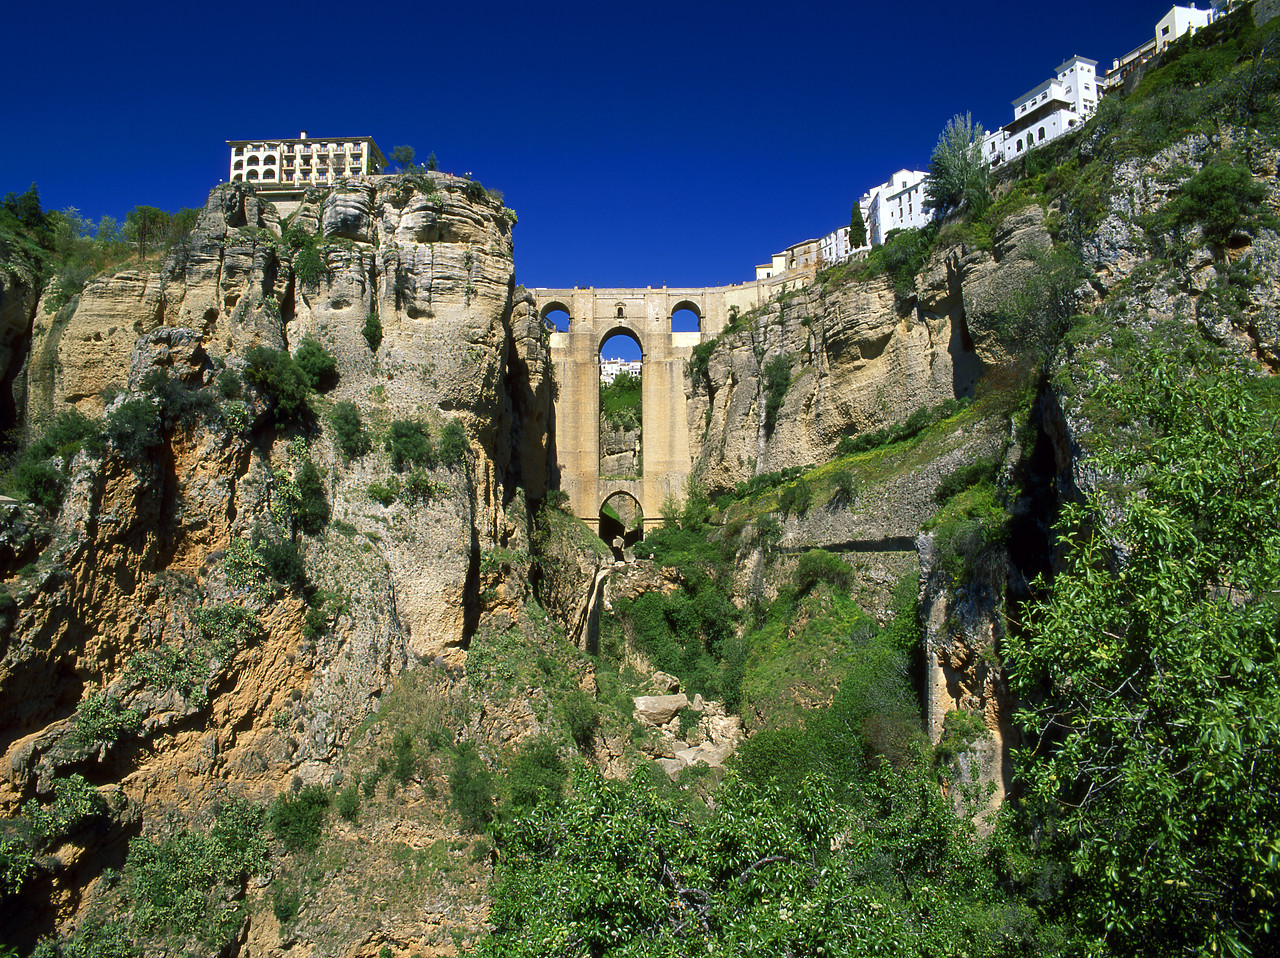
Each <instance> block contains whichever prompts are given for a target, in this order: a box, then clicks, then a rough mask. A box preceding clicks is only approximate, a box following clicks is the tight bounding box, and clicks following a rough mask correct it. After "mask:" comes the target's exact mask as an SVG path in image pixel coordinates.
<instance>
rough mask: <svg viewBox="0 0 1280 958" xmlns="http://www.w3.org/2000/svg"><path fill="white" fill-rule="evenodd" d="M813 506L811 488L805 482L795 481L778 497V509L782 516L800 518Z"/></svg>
mask: <svg viewBox="0 0 1280 958" xmlns="http://www.w3.org/2000/svg"><path fill="white" fill-rule="evenodd" d="M811 505H813V487H812V486H811V485H809V483H808V481H807V480H804V479H797V480H796V481H795V482H794V483H792V484H791V485H789V486H787V487H786V488H784V489H783V490H782V492H781V493H780V494H779V495H778V508H779V509H781V510H782V513H783V514H784V515H796V516H802V515H804V514H805V513H806V512H808V511H809V507H810V506H811Z"/></svg>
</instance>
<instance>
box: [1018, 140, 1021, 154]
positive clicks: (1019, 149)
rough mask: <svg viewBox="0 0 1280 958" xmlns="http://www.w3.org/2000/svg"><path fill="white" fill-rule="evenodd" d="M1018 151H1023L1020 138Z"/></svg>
mask: <svg viewBox="0 0 1280 958" xmlns="http://www.w3.org/2000/svg"><path fill="white" fill-rule="evenodd" d="M1018 152H1019V153H1021V152H1022V140H1018Z"/></svg>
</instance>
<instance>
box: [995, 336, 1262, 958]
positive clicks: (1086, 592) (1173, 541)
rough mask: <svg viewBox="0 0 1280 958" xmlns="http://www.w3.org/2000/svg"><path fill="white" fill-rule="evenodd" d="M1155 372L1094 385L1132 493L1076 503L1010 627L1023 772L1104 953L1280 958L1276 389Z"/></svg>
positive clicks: (1110, 463) (1149, 362)
mask: <svg viewBox="0 0 1280 958" xmlns="http://www.w3.org/2000/svg"><path fill="white" fill-rule="evenodd" d="M1136 369H1137V371H1136V373H1135V374H1134V375H1132V376H1128V377H1125V379H1124V380H1123V381H1115V382H1111V383H1108V384H1106V385H1104V386H1103V387H1102V388H1101V389H1100V390H1099V392H1098V394H1097V396H1096V399H1097V400H1098V401H1100V402H1101V403H1103V404H1105V405H1106V406H1107V407H1109V408H1111V409H1114V410H1116V412H1117V414H1118V415H1117V422H1118V423H1120V424H1121V426H1122V428H1120V429H1117V430H1115V431H1114V432H1113V434H1112V439H1111V440H1110V441H1109V442H1108V443H1107V444H1106V445H1105V446H1104V447H1103V449H1102V452H1101V454H1100V455H1099V456H1098V458H1097V461H1096V463H1095V468H1096V469H1097V470H1098V472H1099V474H1101V475H1104V476H1107V477H1109V481H1108V487H1109V488H1116V487H1117V486H1119V488H1121V489H1124V494H1123V495H1122V496H1118V497H1113V496H1108V495H1107V494H1106V493H1102V492H1100V493H1098V494H1096V495H1095V496H1094V497H1093V499H1092V501H1091V502H1089V503H1088V504H1087V505H1068V506H1067V507H1065V509H1064V513H1063V517H1062V521H1061V523H1060V526H1059V528H1060V534H1061V549H1062V550H1063V552H1064V553H1065V556H1064V570H1063V571H1061V572H1059V573H1058V575H1057V576H1056V577H1055V578H1054V579H1053V581H1052V582H1051V583H1048V584H1047V594H1046V595H1045V598H1044V599H1043V601H1041V602H1039V603H1037V604H1036V605H1034V606H1033V607H1032V608H1031V609H1030V610H1029V611H1028V614H1027V615H1026V628H1025V630H1019V631H1016V632H1013V633H1011V635H1010V641H1009V646H1008V655H1009V658H1010V660H1011V661H1012V662H1013V663H1014V664H1015V673H1014V675H1015V685H1016V688H1017V690H1018V692H1019V695H1020V697H1021V700H1022V701H1023V702H1028V703H1031V706H1030V707H1029V708H1027V709H1026V710H1025V711H1024V712H1023V713H1022V715H1021V721H1022V723H1023V724H1024V726H1025V728H1026V730H1027V734H1028V738H1029V743H1030V750H1029V752H1028V754H1026V755H1025V756H1024V757H1023V763H1024V773H1023V774H1024V778H1025V781H1026V784H1027V788H1028V791H1029V794H1030V796H1031V797H1033V798H1034V799H1035V801H1036V803H1037V805H1036V808H1037V809H1038V813H1039V815H1040V816H1041V817H1042V819H1043V820H1044V821H1045V822H1046V823H1047V824H1048V825H1049V826H1050V830H1049V831H1048V832H1047V834H1049V835H1052V836H1054V838H1055V840H1056V842H1057V844H1058V847H1059V848H1060V849H1061V850H1062V854H1063V855H1064V857H1065V859H1066V861H1067V862H1068V863H1069V864H1070V867H1071V870H1072V872H1073V873H1074V875H1075V877H1076V882H1075V884H1074V885H1073V887H1072V892H1071V898H1072V900H1071V901H1070V902H1069V907H1070V909H1071V910H1072V911H1073V912H1074V913H1075V914H1077V915H1079V916H1080V918H1081V920H1082V922H1083V924H1084V929H1083V930H1084V931H1085V932H1086V933H1088V934H1090V935H1091V936H1093V938H1094V939H1095V941H1096V942H1097V943H1098V944H1099V945H1105V947H1106V948H1107V949H1109V950H1110V951H1111V952H1112V953H1115V954H1122V955H1138V956H1144V955H1153V956H1154V955H1165V954H1169V953H1170V952H1173V951H1178V952H1182V953H1196V954H1210V953H1212V954H1219V955H1243V954H1249V953H1250V951H1251V950H1252V952H1253V953H1255V954H1258V953H1262V952H1263V951H1265V952H1266V953H1272V949H1273V947H1274V943H1275V930H1276V922H1277V919H1278V918H1280V915H1278V913H1277V908H1278V904H1277V901H1276V897H1275V893H1276V889H1277V888H1278V887H1280V844H1278V843H1277V835H1280V805H1278V804H1277V803H1276V802H1275V800H1274V796H1275V795H1276V794H1277V792H1280V752H1277V750H1276V747H1275V743H1276V742H1277V741H1280V687H1278V686H1277V683H1276V678H1275V677H1276V675H1277V674H1280V614H1278V612H1277V605H1276V602H1275V596H1276V595H1277V594H1280V533H1278V532H1277V530H1278V529H1280V495H1277V493H1276V490H1277V489H1278V488H1280V453H1278V452H1277V450H1280V431H1278V429H1277V421H1278V420H1277V416H1276V406H1277V396H1276V390H1275V387H1274V382H1273V381H1267V380H1254V379H1250V378H1248V377H1245V376H1243V375H1241V374H1239V373H1236V372H1232V371H1225V370H1218V371H1210V372H1207V373H1200V374H1197V373H1195V372H1190V371H1188V370H1187V368H1186V367H1185V366H1181V367H1180V366H1179V365H1176V364H1175V363H1173V362H1172V361H1170V360H1169V359H1167V358H1165V357H1164V356H1161V355H1158V354H1155V353H1152V354H1149V355H1148V356H1146V357H1145V362H1144V363H1141V364H1138V365H1137V367H1136ZM1125 487H1127V489H1125ZM1100 517H1108V520H1109V521H1108V522H1107V523H1106V524H1105V525H1102V524H1100V522H1099V518H1100Z"/></svg>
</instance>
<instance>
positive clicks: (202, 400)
mask: <svg viewBox="0 0 1280 958" xmlns="http://www.w3.org/2000/svg"><path fill="white" fill-rule="evenodd" d="M142 388H143V390H145V391H146V392H149V393H151V395H152V396H153V397H154V398H155V401H156V407H157V408H158V409H159V411H160V420H161V422H162V424H163V428H164V429H166V430H169V429H173V428H175V427H177V426H182V427H184V428H186V427H190V426H193V425H195V424H196V423H197V422H199V421H200V420H201V419H203V418H206V417H208V416H209V415H211V414H212V413H213V412H214V411H215V410H216V409H217V404H216V403H215V402H214V398H213V395H212V394H210V393H208V392H205V391H204V390H202V389H198V388H197V389H192V388H191V387H190V386H187V385H186V384H185V383H183V382H182V381H181V380H178V379H172V378H171V377H170V376H169V374H168V372H166V371H165V370H163V369H152V370H150V371H148V372H147V374H146V375H145V376H143V377H142Z"/></svg>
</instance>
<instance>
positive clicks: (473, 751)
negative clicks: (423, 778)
mask: <svg viewBox="0 0 1280 958" xmlns="http://www.w3.org/2000/svg"><path fill="white" fill-rule="evenodd" d="M449 792H450V804H451V805H452V806H453V808H454V810H455V811H456V812H457V813H458V815H459V816H461V818H462V824H463V827H465V828H470V829H472V830H474V831H479V830H480V829H482V828H484V826H485V825H486V824H487V823H488V822H489V820H490V819H492V818H493V774H492V773H491V772H490V771H489V770H488V769H487V768H485V765H484V761H483V760H482V759H481V757H480V751H479V749H477V748H476V746H475V743H474V742H463V743H462V744H461V745H459V746H458V747H457V749H456V750H455V752H454V756H453V768H452V770H451V771H450V773H449Z"/></svg>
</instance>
